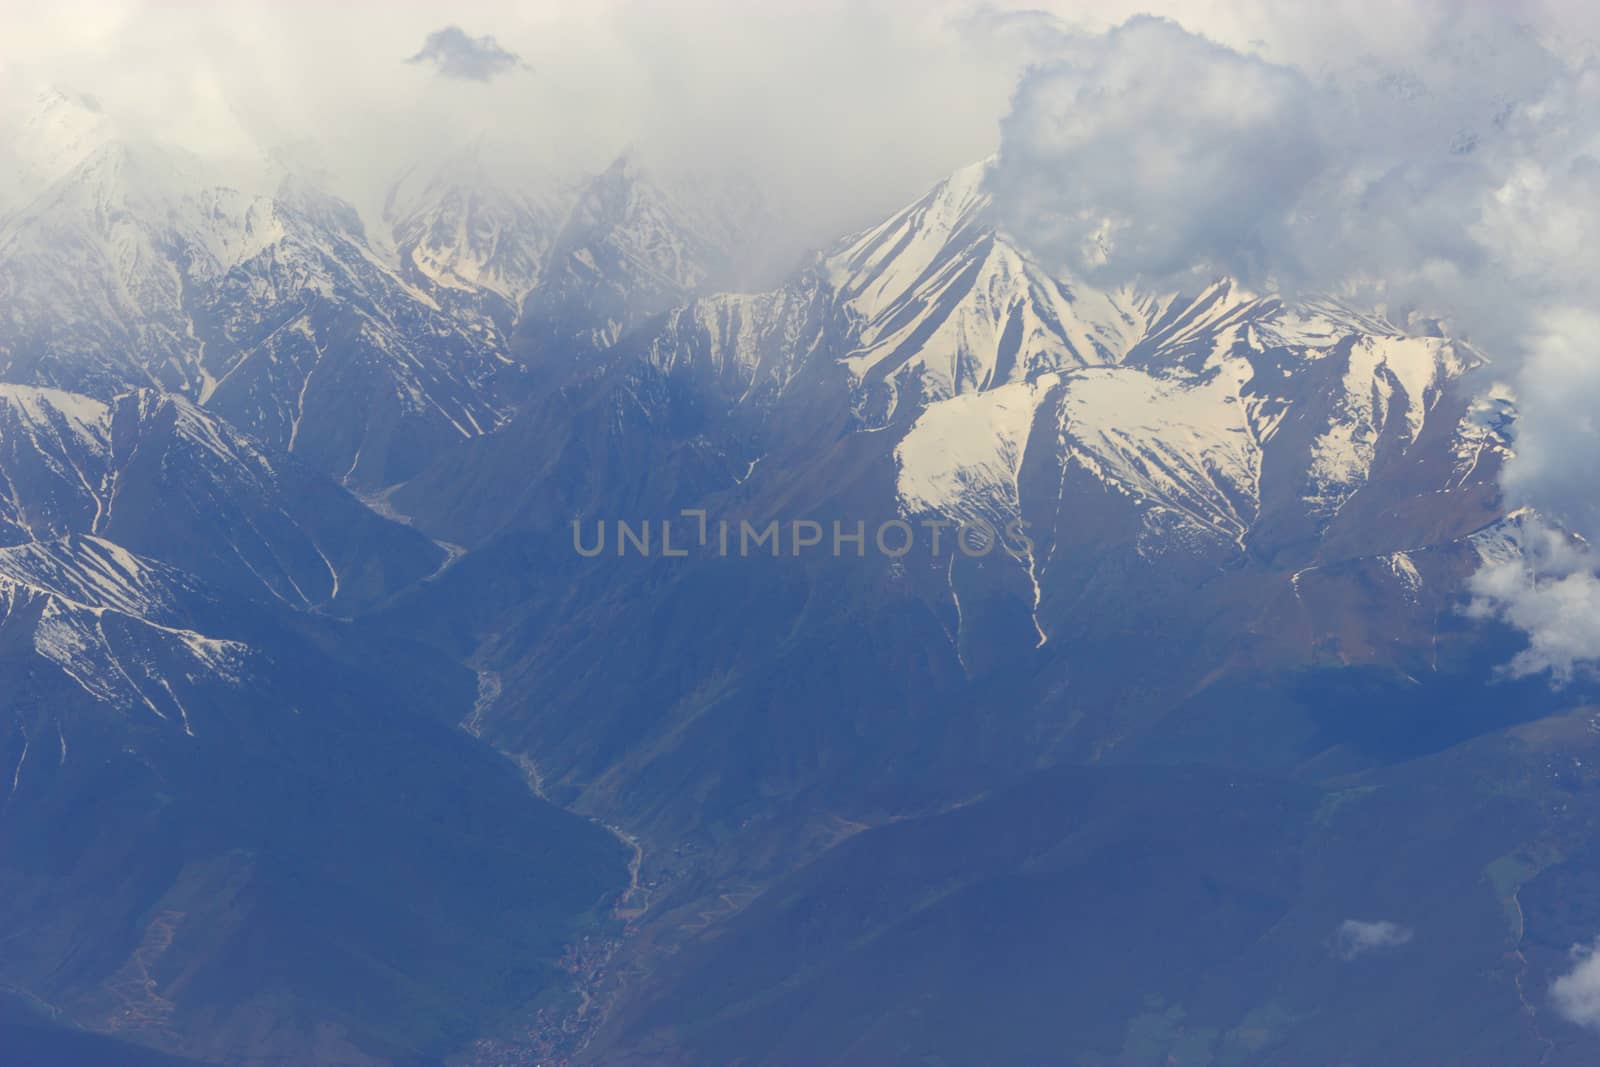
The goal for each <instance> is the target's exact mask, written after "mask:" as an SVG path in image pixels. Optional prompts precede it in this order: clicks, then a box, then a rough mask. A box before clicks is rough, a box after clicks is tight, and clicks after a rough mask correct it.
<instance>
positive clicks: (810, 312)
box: [0, 93, 1600, 1067]
mask: <svg viewBox="0 0 1600 1067" xmlns="http://www.w3.org/2000/svg"><path fill="white" fill-rule="evenodd" d="M14 140H15V143H14V144H13V146H12V147H11V149H10V150H9V151H10V152H11V153H12V154H13V155H14V156H15V160H14V162H16V163H17V166H15V167H13V168H11V171H12V172H13V173H14V175H15V176H16V177H15V180H14V182H13V185H12V187H8V188H7V189H6V190H4V196H3V197H0V205H3V210H0V311H3V314H0V712H3V713H4V718H3V719H0V792H3V793H4V799H3V802H0V889H3V891H0V944H4V945H5V946H6V951H5V952H4V953H3V955H0V994H4V995H5V999H0V1007H5V1008H6V1012H5V1014H3V1015H0V1034H3V1033H4V1032H5V1030H4V1027H13V1028H15V1030H14V1032H15V1033H16V1034H18V1035H22V1034H24V1032H25V1033H26V1036H27V1038H28V1040H29V1041H43V1042H46V1044H48V1043H49V1042H51V1041H56V1042H60V1043H61V1044H60V1047H61V1048H64V1049H67V1048H71V1049H89V1048H91V1045H92V1042H93V1041H94V1040H98V1039H97V1038H92V1037H91V1035H90V1034H87V1033H84V1032H83V1031H92V1032H95V1033H96V1034H99V1035H103V1036H105V1037H107V1038H114V1039H116V1040H117V1041H120V1042H128V1043H131V1044H132V1045H137V1046H141V1047H144V1048H147V1049H150V1050H154V1052H153V1053H152V1054H153V1055H154V1054H168V1055H173V1056H181V1057H187V1058H189V1059H191V1060H197V1061H201V1062H216V1063H229V1064H233V1063H249V1064H257V1063H260V1064H265V1063H268V1062H280V1063H281V1062H327V1063H351V1064H368V1063H437V1062H451V1063H518V1062H530V1063H531V1062H573V1063H606V1064H618V1063H641V1064H643V1063H651V1064H656V1063H683V1064H699V1063H749V1064H773V1065H780V1064H799V1063H820V1062H829V1063H851V1064H854V1063H862V1064H867V1063H874V1064H876V1063H888V1062H960V1063H983V1062H994V1063H1016V1062H1030V1063H1031V1062H1041V1063H1043V1062H1049V1063H1056V1062H1060V1063H1072V1064H1085V1065H1109V1064H1166V1063H1182V1064H1191V1063H1192V1064H1241V1065H1242V1064H1252V1065H1256V1064H1259V1065H1267V1064H1284V1065H1287V1064H1296V1065H1307V1064H1327V1065H1330V1067H1331V1065H1334V1064H1343V1063H1369V1062H1407V1063H1410V1062H1432V1061H1437V1060H1438V1057H1439V1055H1440V1054H1441V1053H1440V1050H1441V1049H1444V1050H1448V1057H1447V1059H1448V1062H1453V1063H1463V1064H1468V1063H1483V1064H1504V1063H1508V1062H1542V1063H1548V1064H1563V1063H1571V1064H1580V1063H1586V1062H1589V1060H1590V1058H1592V1055H1593V1038H1592V1035H1589V1034H1587V1032H1585V1031H1583V1030H1582V1029H1580V1028H1578V1027H1576V1026H1574V1025H1573V1024H1572V1023H1570V1022H1568V1021H1566V1020H1564V1019H1563V1018H1562V1017H1560V1016H1559V1015H1558V1014H1556V1013H1554V1012H1553V1011H1552V1010H1551V1009H1550V1007H1549V1003H1548V1001H1547V999H1546V997H1545V994H1544V993H1543V992H1542V991H1543V990H1544V989H1546V988H1547V987H1548V985H1549V983H1550V982H1551V981H1552V980H1553V978H1554V977H1555V976H1556V975H1557V974H1559V973H1561V972H1562V971H1563V970H1564V969H1565V968H1567V967H1568V966H1569V965H1570V960H1569V958H1568V954H1567V953H1568V949H1569V947H1570V946H1571V945H1572V944H1573V943H1575V942H1580V941H1587V940H1588V939H1589V938H1592V937H1593V936H1594V934H1595V932H1596V931H1600V914H1591V913H1592V912H1595V910H1596V909H1595V906H1594V905H1592V904H1590V903H1586V901H1587V900H1589V899H1590V897H1592V894H1584V893H1583V892H1582V889H1583V887H1585V886H1587V885H1589V884H1590V883H1591V881H1592V879H1593V878H1594V877H1595V872H1597V871H1600V857H1597V856H1596V854H1595V852H1594V850H1593V847H1592V845H1591V844H1590V843H1589V840H1588V834H1587V833H1586V827H1587V826H1588V825H1589V819H1590V818H1591V817H1592V816H1593V815H1594V814H1597V813H1600V812H1597V811H1596V809H1591V808H1590V807H1589V805H1590V804H1594V803H1596V801H1595V800H1594V799H1593V798H1594V797H1595V796H1597V795H1600V794H1597V793H1596V792H1595V789H1594V772H1593V771H1592V770H1591V769H1590V766H1589V764H1590V763H1591V761H1590V760H1589V759H1587V758H1586V754H1587V752H1588V749H1589V748H1591V747H1592V746H1593V745H1594V743H1595V741H1594V738H1595V734H1596V731H1595V723H1596V722H1597V721H1600V720H1597V719H1596V718H1595V715H1594V712H1593V706H1592V702H1593V700H1594V694H1593V693H1591V692H1589V691H1588V690H1587V688H1586V687H1585V686H1584V685H1583V684H1582V683H1578V684H1574V685H1572V686H1570V687H1568V688H1565V689H1552V688H1551V687H1550V686H1549V685H1547V684H1546V682H1545V681H1544V680H1543V679H1538V678H1521V679H1519V678H1513V677H1510V676H1509V675H1507V674H1506V673H1505V672H1504V671H1501V670H1499V669H1498V668H1499V666H1500V665H1501V664H1504V663H1507V662H1509V661H1510V659H1511V657H1512V656H1513V655H1514V654H1515V652H1516V651H1517V649H1518V648H1519V647H1520V642H1522V641H1523V639H1522V638H1521V637H1520V636H1519V635H1518V634H1516V633H1515V632H1512V631H1511V630H1509V629H1508V628H1506V627H1503V626H1501V625H1500V624H1498V623H1495V622H1493V621H1490V620H1486V619H1483V618H1480V617H1478V616H1477V615H1475V614H1474V613H1472V612H1470V611H1469V610H1467V608H1468V605H1469V601H1470V592H1469V586H1468V582H1469V579H1470V577H1471V575H1472V574H1473V573H1474V572H1475V571H1476V570H1477V569H1478V568H1479V567H1480V566H1481V565H1482V564H1483V563H1484V562H1486V561H1499V560H1504V559H1508V558H1512V559H1514V558H1516V557H1517V555H1518V554H1519V553H1520V552H1521V551H1522V543H1523V538H1524V536H1525V531H1526V529H1527V528H1528V524H1529V520H1530V515H1529V514H1528V513H1526V512H1521V511H1516V510H1513V509H1511V508H1510V507H1509V506H1508V505H1507V503H1506V502H1505V501H1504V500H1503V498H1502V496H1501V494H1500V492H1499V488H1498V475H1499V473H1500V470H1501V468H1502V466H1503V464H1504V463H1505V462H1506V461H1507V459H1508V458H1509V457H1511V456H1512V455H1514V453H1515V449H1516V436H1517V434H1516V431H1517V419H1518V413H1517V404H1516V398H1515V395H1514V393H1513V392H1512V390H1511V389H1510V388H1508V387H1507V386H1506V385H1505V384H1504V383H1503V382H1502V381H1501V380H1500V379H1499V377H1498V375H1497V372H1496V368H1495V364H1494V362H1493V353H1485V352H1481V351H1479V350H1478V349H1477V348H1476V347H1475V346H1474V345H1473V344H1472V343H1470V341H1469V340H1467V339H1464V338H1459V337H1453V336H1449V335H1447V334H1445V333H1444V332H1443V331H1441V330H1439V329H1437V328H1434V327H1424V328H1421V329H1419V328H1416V327H1415V326H1412V325H1408V324H1397V323H1394V322H1391V321H1389V320H1388V319H1387V318H1386V317H1385V315H1384V314H1383V312H1382V311H1381V309H1376V308H1365V307H1359V306H1355V305H1353V304H1352V303H1350V302H1349V301H1347V300H1344V299H1341V298H1339V297H1338V296H1337V295H1336V294H1331V295H1327V296H1320V297H1314V298H1300V299H1288V298H1285V297H1282V296H1279V295H1274V294H1270V293H1256V292H1251V291H1249V290H1248V289H1247V288H1246V287H1245V286H1243V285H1241V284H1240V283H1238V282H1237V281H1235V280H1232V279H1227V278H1220V279H1217V280H1215V281H1214V282H1213V283H1211V284H1209V285H1206V286H1203V287H1200V288H1198V289H1197V290H1196V291H1193V292H1187V293H1184V292H1170V291H1166V290H1165V289H1162V288H1160V287H1146V286H1141V285H1128V286H1124V287H1119V288H1115V289H1104V288H1097V287H1095V286H1093V285H1091V284H1088V283H1086V282H1085V281H1083V280H1080V279H1076V278H1072V277H1070V276H1067V275H1065V274H1063V273H1061V272H1060V271H1057V270H1053V269H1051V268H1050V267H1049V266H1048V265H1047V264H1046V263H1044V262H1043V261H1041V260H1039V259H1038V258H1037V257H1035V256H1034V255H1032V254H1031V253H1030V252H1029V250H1028V248H1027V245H1026V243H1025V242H1024V241H1023V240H1020V239H1019V238H1018V236H1017V235H1014V234H1011V233H1008V232H1007V231H1006V230H1005V229H1004V228H1003V227H1001V226H999V225H998V224H997V222H996V215H995V212H994V210H993V205H992V203H991V200H990V193H989V189H988V180H987V179H988V175H989V173H990V170H991V167H992V163H990V162H980V163H977V164H974V165H972V166H970V167H967V168H964V169H962V170H960V171H957V172H956V173H954V174H952V175H951V176H949V177H948V178H946V179H945V180H943V181H941V182H939V183H938V184H937V185H936V186H935V187H934V188H932V189H931V190H929V191H927V192H926V194H925V195H923V196H921V197H920V198H919V199H917V200H915V201H914V202H912V203H910V204H909V205H907V206H906V207H905V208H903V209H902V210H900V211H898V212H895V213H894V214H893V215H891V216H890V217H888V218H886V219H883V220H881V221H878V222H876V223H875V224H873V225H870V226H867V227H866V228H864V229H862V230H861V231H860V232H857V233H854V234H849V235H845V236H843V237H840V238H839V239H837V240H836V241H834V242H832V243H831V244H829V245H827V246H825V247H823V248H821V249H819V250H818V251H816V252H815V253H814V254H812V255H810V256H808V257H806V258H805V259H804V261H803V262H800V263H798V264H796V265H794V267H793V269H792V270H789V271H787V272H786V273H783V274H782V275H781V276H780V277H777V278H772V277H770V276H769V275H770V273H771V272H770V271H766V270H764V269H761V268H763V267H764V266H765V265H764V264H762V263H760V262H759V256H758V255H757V253H756V252H753V251H752V248H754V247H757V246H758V245H759V235H760V233H761V231H762V227H763V226H764V225H766V224H767V223H766V220H769V219H770V218H771V211H770V209H768V208H766V207H764V206H763V204H762V201H761V198H760V196H759V195H758V193H757V191H756V190H755V189H754V188H753V187H752V186H751V185H750V184H749V183H746V182H744V181H742V180H736V179H732V178H727V177H718V176H715V175H685V174H679V173H673V172H671V171H668V170H664V169H660V168H655V167H652V166H650V165H648V164H647V163H645V162H644V161H641V160H640V159H639V158H637V157H635V156H628V157H624V158H622V159H619V160H618V161H616V162H615V163H614V164H613V165H611V166H609V167H607V168H606V169H604V170H602V171H601V172H599V173H596V174H592V175H580V176H576V177H571V178H567V177H554V176H550V175H544V174H540V175H528V174H512V175H509V176H508V175H507V174H506V173H505V172H504V171H503V170H502V169H501V168H499V167H498V166H497V165H496V163H495V162H494V161H493V156H492V152H490V151H489V150H487V149H485V148H483V147H482V146H476V147H468V148H466V149H463V150H462V151H461V152H460V153H459V154H456V155H451V156H448V157H447V158H442V159H438V158H436V159H432V160H429V161H428V162H427V163H426V164H422V165H419V166H418V167H416V168H414V169H413V170H411V171H409V172H407V173H405V174H402V175H399V176H398V177H397V178H396V180H395V181H394V182H393V183H392V187H391V189H390V191H389V194H388V196H387V197H386V198H385V200H384V209H383V217H382V218H368V217H363V215H362V214H361V212H360V211H358V210H357V209H356V208H355V207H353V206H352V205H351V204H350V203H349V202H347V201H346V200H344V199H341V198H340V197H339V196H337V195H335V193H334V192H332V191H330V188H329V186H328V185H327V184H326V183H324V182H322V181H321V180H320V179H319V177H318V176H317V175H315V174H307V173H304V172H301V171H298V170H295V169H293V168H290V167H287V166H285V165H282V164H280V163H276V162H268V163H262V164H259V165H252V166H251V167H248V168H244V172H245V173H246V174H247V176H248V180H246V181H237V180H235V181H228V180H224V178H225V177H226V175H225V174H224V173H223V170H224V169H223V168H219V167H218V166H217V165H216V164H215V162H214V161H201V160H198V159H194V158H190V157H188V156H185V155H183V154H182V153H179V152H176V151H175V150H171V149H168V148H166V147H164V146H162V145H159V144H156V143H153V142H150V141H147V140H145V139H142V138H138V137H133V136H130V135H128V134H127V133H126V132H125V131H121V130H118V129H117V128H115V126H114V124H113V123H112V122H111V121H110V120H109V119H108V118H106V117H105V116H104V115H103V114H101V112H100V111H99V110H98V107H97V105H96V104H95V103H94V102H93V101H90V100H85V99H83V98H79V97H74V96H72V95H70V94H64V93H50V94H46V95H45V96H43V97H41V98H40V99H39V100H38V101H37V106H36V108H35V110H34V112H33V114H32V117H31V118H30V119H29V121H28V122H27V124H26V126H25V128H24V130H23V133H22V135H20V136H19V137H17V138H15V139H14ZM724 523H726V524H728V527H729V528H731V529H733V530H734V531H736V533H735V538H736V540H737V538H738V536H739V534H738V533H737V531H740V530H743V529H745V528H749V529H752V530H757V531H764V530H767V529H769V528H771V527H772V524H776V528H777V529H778V530H779V531H780V533H781V534H782V535H783V537H786V538H788V539H787V540H780V541H779V542H774V545H775V546H776V547H771V548H769V547H768V545H767V544H766V543H765V542H763V543H761V544H760V545H759V546H758V548H757V549H756V550H755V551H753V552H751V551H748V550H745V547H741V548H740V549H738V550H734V551H728V550H726V549H724V548H723V547H722V546H721V545H720V544H719V542H718V538H717V536H715V534H714V531H717V530H719V529H722V528H723V526H722V524H724ZM620 524H627V526H628V528H629V530H630V531H637V530H639V529H641V528H646V527H647V526H648V527H650V528H653V529H655V530H656V531H658V532H657V540H656V541H655V542H653V548H654V551H650V552H646V551H644V550H643V548H642V545H641V544H639V543H637V542H636V543H635V544H634V550H633V551H629V550H628V547H627V543H626V542H624V541H623V540H622V539H621V534H620V529H619V526H620ZM669 524H670V525H672V528H673V533H672V534H671V535H670V536H672V537H678V536H680V535H681V536H684V537H685V540H683V541H680V542H672V543H675V544H679V545H681V546H683V548H682V553H683V554H682V555H672V554H668V552H667V551H666V547H667V546H666V545H664V544H663V543H662V541H661V540H660V538H661V537H664V536H668V535H665V534H662V533H660V532H659V531H661V530H663V529H664V528H665V527H666V526H667V525H669ZM702 524H703V525H702ZM799 524H814V526H815V528H816V531H817V540H816V541H815V542H814V546H815V547H813V548H811V549H810V550H808V551H802V550H801V548H800V546H799V545H798V541H797V540H796V538H795V537H793V536H791V535H793V534H795V533H797V531H798V529H799ZM894 524H900V526H899V527H896V528H903V529H905V530H908V531H910V532H911V533H912V535H913V537H912V538H911V541H910V543H909V544H908V546H907V549H906V551H903V552H901V551H893V552H891V551H887V550H885V549H884V548H883V546H882V542H881V541H876V540H875V534H877V533H880V532H881V531H883V530H884V529H886V528H889V527H891V526H893V525H894ZM808 528H809V527H808ZM607 529H609V530H610V533H611V535H612V537H611V540H609V541H603V542H601V543H602V544H603V546H604V547H603V548H602V550H601V551H600V552H598V553H592V552H585V551H582V550H581V549H582V546H583V545H584V544H586V543H593V538H594V537H595V536H596V534H600V535H602V536H603V534H604V531H605V530H607ZM857 530H860V531H861V534H860V536H861V540H859V541H850V540H845V541H838V540H835V538H836V537H837V535H838V532H839V531H843V532H845V533H847V534H848V533H854V532H855V531H857ZM697 531H698V533H697ZM1002 533H1005V534H1006V535H1005V536H1002ZM935 534H938V535H941V536H942V537H943V540H942V542H940V543H937V544H936V543H935V542H934V541H933V539H932V535H935ZM791 546H793V547H791ZM1446 1005H1448V1010H1445V1006H1446ZM1464 1005H1465V1006H1468V1008H1469V1009H1470V1011H1471V1013H1472V1015H1471V1017H1472V1020H1473V1025H1472V1026H1471V1027H1463V1026H1462V1025H1461V1020H1462V1018H1463V1015H1462V1012H1463V1010H1468V1009H1464V1008H1463V1006H1464ZM85 1042H89V1043H90V1044H85ZM127 1047H128V1046H127V1045H118V1046H114V1047H113V1048H112V1049H111V1050H109V1051H102V1052H94V1051H92V1050H91V1051H83V1052H62V1053H60V1057H61V1062H69V1061H70V1062H92V1061H88V1060H83V1059H82V1057H88V1056H93V1055H102V1057H103V1062H119V1061H118V1060H117V1059H116V1057H117V1056H118V1055H119V1054H122V1055H126V1048H127ZM116 1048H122V1049H123V1050H124V1051H123V1052H122V1053H119V1052H117V1051H116ZM46 1054H47V1055H48V1053H46ZM73 1055H77V1056H80V1060H70V1057H71V1056H73ZM153 1062H154V1061H153Z"/></svg>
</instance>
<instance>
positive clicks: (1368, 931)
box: [1332, 919, 1413, 962]
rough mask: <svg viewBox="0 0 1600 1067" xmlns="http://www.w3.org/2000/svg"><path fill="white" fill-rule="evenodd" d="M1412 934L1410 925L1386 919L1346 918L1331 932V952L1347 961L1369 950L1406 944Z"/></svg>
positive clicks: (1374, 950) (1373, 950)
mask: <svg viewBox="0 0 1600 1067" xmlns="http://www.w3.org/2000/svg"><path fill="white" fill-rule="evenodd" d="M1412 936H1413V935H1412V931H1411V928H1410V927H1407V926H1401V925H1400V924H1398V923H1393V922H1390V921H1388V920H1387V919H1377V920H1370V921H1369V920H1364V919H1346V920H1345V921H1344V922H1342V923H1340V924H1339V928H1338V929H1337V930H1335V931H1334V932H1333V944H1332V948H1333V954H1334V955H1335V956H1336V957H1338V958H1339V959H1341V960H1344V961H1346V962H1349V961H1350V960H1353V959H1355V958H1356V957H1358V956H1364V955H1366V954H1367V953H1369V952H1376V951H1378V950H1379V949H1385V948H1395V947H1398V946H1400V945H1404V944H1408V943H1409V942H1410V941H1411V938H1412Z"/></svg>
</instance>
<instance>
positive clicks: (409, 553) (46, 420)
mask: <svg viewBox="0 0 1600 1067" xmlns="http://www.w3.org/2000/svg"><path fill="white" fill-rule="evenodd" d="M68 535H83V536H88V535H97V536H104V537H107V538H109V539H111V540H113V541H116V542H118V543H121V544H124V545H126V546H128V547H130V548H132V549H134V550H136V551H140V552H143V553H145V554H147V555H150V556H153V557H157V558H161V559H164V560H167V561H170V562H173V563H176V564H178V565H180V566H181V567H183V569H185V570H186V571H189V572H191V573H194V574H197V575H199V576H201V577H203V578H205V579H207V580H209V581H211V582H213V583H215V584H216V585H217V586H218V587H219V588H222V589H233V590H237V591H240V592H243V593H246V594H247V595H255V596H261V597H268V598H271V599H274V600H279V601H283V602H286V603H288V604H289V605H290V606H293V607H296V608H300V609H308V608H316V609H333V610H340V609H343V608H344V607H345V606H346V605H352V604H355V605H359V604H361V603H363V602H366V601H369V600H370V599H373V598H377V597H381V596H383V595H386V593H387V592H388V591H391V590H392V589H393V588H394V587H395V586H396V585H398V584H404V583H405V582H407V581H411V580H416V579H417V578H421V577H423V576H425V575H426V574H428V573H430V572H431V571H432V570H433V569H434V568H435V567H437V566H438V565H439V563H440V562H442V560H443V558H444V552H443V551H442V550H441V549H439V548H437V547H436V546H434V545H432V544H430V543H429V542H428V541H427V540H426V539H425V538H422V537H421V536H420V535H418V534H415V533H413V532H412V531H410V530H407V529H405V528H404V527H402V526H399V525H397V524H395V523H392V522H389V521H387V520H385V519H383V518H381V517H380V516H378V515H375V514H373V513H372V512H371V511H369V510H368V509H367V508H366V507H365V506H363V505H362V504H361V503H360V502H359V501H358V500H356V499H355V498H354V497H353V496H351V495H350V494H349V493H347V492H344V491H343V490H340V489H339V488H337V487H336V486H334V485H332V484H331V483H329V482H327V481H326V480H324V479H322V478H320V477H318V476H317V475H315V474H313V473H312V472H310V471H307V470H305V469H304V468H303V467H302V466H301V465H300V464H299V463H298V462H297V461H295V460H294V459H293V458H291V457H289V456H286V455H283V454H281V453H274V452H273V451H272V450H270V449H268V448H265V447H263V446H262V445H261V444H260V443H259V442H256V441H254V440H252V439H250V438H248V437H246V436H245V435H243V434H241V433H240V432H238V431H237V430H236V429H234V428H233V427H232V426H230V425H229V424H227V423H225V422H223V421H222V420H221V419H219V418H217V417H216V416H215V415H213V414H211V413H209V412H207V411H204V410H202V409H200V408H198V407H196V406H195V405H193V404H191V403H189V402H188V401H186V400H183V399H182V398H180V397H175V396H171V395H165V394H160V393H157V392H155V391H153V390H143V391H138V392H133V393H128V394H124V395H122V396H119V397H117V398H115V399H114V400H113V401H112V402H110V403H109V404H108V403H102V402H100V401H97V400H93V399H90V398H87V397H82V396H75V395H73V394H69V393H62V392H59V391H56V390H45V389H35V388H31V387H28V386H16V385H0V544H5V545H13V546H15V545H22V544H26V543H29V542H36V541H47V540H52V539H58V538H61V537H64V536H68Z"/></svg>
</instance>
